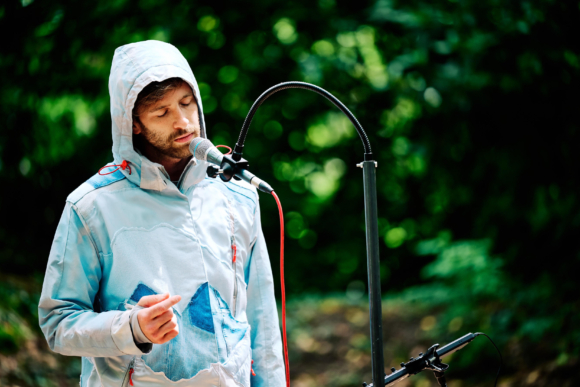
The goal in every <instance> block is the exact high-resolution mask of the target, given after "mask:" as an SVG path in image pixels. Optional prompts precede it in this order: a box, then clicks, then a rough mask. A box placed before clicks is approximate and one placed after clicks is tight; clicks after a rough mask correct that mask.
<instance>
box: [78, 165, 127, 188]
mask: <svg viewBox="0 0 580 387" xmlns="http://www.w3.org/2000/svg"><path fill="white" fill-rule="evenodd" d="M111 164H112V163H110V164H107V165H111ZM115 168H117V167H113V166H111V167H109V168H105V169H103V173H107V172H110V171H113V170H115ZM123 179H125V175H123V172H122V171H121V168H119V169H118V170H117V171H115V172H113V173H111V174H108V175H99V174H98V173H97V174H96V175H94V176H93V177H91V178H90V179H89V180H88V181H87V183H88V184H90V185H92V186H93V188H95V189H97V188H101V187H104V186H106V185H109V184H112V183H114V182H116V181H119V180H123Z"/></svg>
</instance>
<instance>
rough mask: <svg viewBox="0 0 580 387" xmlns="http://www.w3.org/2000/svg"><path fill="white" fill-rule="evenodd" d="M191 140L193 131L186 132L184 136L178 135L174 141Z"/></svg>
mask: <svg viewBox="0 0 580 387" xmlns="http://www.w3.org/2000/svg"><path fill="white" fill-rule="evenodd" d="M191 140H193V133H189V134H186V135H185V136H182V137H178V138H176V139H175V142H188V141H191Z"/></svg>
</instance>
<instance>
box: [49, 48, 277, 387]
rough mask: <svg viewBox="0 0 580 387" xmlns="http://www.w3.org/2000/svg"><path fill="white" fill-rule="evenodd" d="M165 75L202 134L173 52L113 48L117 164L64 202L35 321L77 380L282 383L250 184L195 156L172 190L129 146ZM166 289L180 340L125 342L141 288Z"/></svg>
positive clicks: (187, 73)
mask: <svg viewBox="0 0 580 387" xmlns="http://www.w3.org/2000/svg"><path fill="white" fill-rule="evenodd" d="M173 77H179V78H182V79H184V80H185V81H186V82H187V83H188V84H189V85H190V86H191V88H192V90H193V91H194V93H195V96H196V100H197V103H198V107H199V111H200V123H201V128H202V131H201V133H202V136H204V137H205V123H204V120H203V114H202V105H201V98H200V93H199V88H198V87H197V82H196V80H195V78H194V76H193V73H192V71H191V69H190V67H189V65H188V63H187V61H186V60H185V58H184V57H183V56H182V55H181V53H180V52H179V51H178V50H177V49H176V48H175V47H173V46H172V45H170V44H167V43H162V42H158V41H146V42H140V43H134V44H128V45H126V46H122V47H119V48H118V49H117V50H116V51H115V56H114V58H113V65H112V68H111V76H110V80H109V92H110V95H111V117H112V122H113V156H114V160H115V161H114V163H112V164H117V165H119V164H121V163H123V161H126V162H127V165H128V166H127V167H126V168H125V169H118V170H117V171H116V172H114V173H111V174H108V175H101V174H96V175H95V176H93V177H92V178H91V179H89V180H88V181H87V182H85V183H83V184H82V185H81V186H80V187H79V188H77V189H76V190H75V191H74V192H73V193H72V194H71V195H70V196H69V197H68V198H67V202H66V206H65V209H64V212H63V215H62V218H61V220H60V223H59V225H58V228H57V231H56V235H55V238H54V242H53V246H52V249H51V252H50V257H49V261H48V266H47V270H46V276H45V280H44V285H43V290H42V295H41V298H40V303H39V319H40V326H41V328H42V330H43V332H44V334H45V336H46V339H47V341H48V344H49V346H50V348H51V349H52V350H54V351H56V352H59V353H62V354H64V355H70V356H83V361H82V375H81V386H82V387H84V386H91V387H92V386H126V385H129V384H131V383H133V384H134V383H137V384H136V385H137V386H143V387H145V386H154V385H155V386H157V385H168V386H179V387H181V386H228V387H229V386H232V387H233V386H237V387H239V386H244V387H250V386H271V387H278V386H283V385H284V384H285V381H284V366H283V361H282V345H281V340H280V330H279V325H278V315H277V311H276V303H275V299H274V288H273V279H272V271H271V267H270V262H269V259H268V252H267V249H266V244H265V241H264V236H263V234H262V230H261V223H260V208H259V202H258V194H257V192H256V189H255V188H254V187H252V186H251V185H249V184H246V183H244V182H237V181H233V180H232V181H231V182H229V183H224V182H222V181H221V180H220V179H213V178H209V177H206V169H207V164H206V163H205V162H203V161H198V160H195V159H192V161H191V162H190V163H189V164H188V166H187V167H186V168H185V171H184V172H183V174H182V176H181V178H180V180H179V183H178V184H177V185H175V184H174V183H172V182H171V180H170V179H169V176H168V174H167V172H166V171H165V169H164V168H163V166H161V165H159V164H156V163H153V162H151V161H150V160H148V159H147V158H146V157H144V156H142V155H140V154H139V153H137V152H136V151H135V150H134V148H133V142H132V110H133V106H134V103H135V100H136V98H137V95H138V94H139V92H140V91H141V90H143V88H144V87H145V86H147V85H148V84H149V83H151V82H153V81H163V80H165V79H168V78H173ZM113 170H114V168H113V167H110V168H108V169H107V170H106V171H113ZM104 172H105V171H104ZM233 246H235V249H234V248H233ZM234 250H235V251H236V259H235V262H234V261H233V253H234ZM166 292H169V293H170V294H172V295H181V297H182V300H181V301H180V302H179V303H178V304H177V305H175V306H174V311H175V314H176V316H177V319H178V324H179V335H178V336H177V337H176V338H174V339H173V340H171V341H169V342H167V343H165V344H162V345H158V344H140V345H136V344H135V341H134V339H133V334H132V330H131V324H130V321H131V314H132V312H133V306H134V305H135V304H136V303H137V302H138V301H139V299H140V298H141V297H142V296H145V295H150V294H159V293H166ZM252 360H254V363H253V366H252ZM252 368H253V370H254V372H255V374H256V375H255V376H252V375H251V369H252Z"/></svg>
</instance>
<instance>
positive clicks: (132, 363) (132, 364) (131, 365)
mask: <svg viewBox="0 0 580 387" xmlns="http://www.w3.org/2000/svg"><path fill="white" fill-rule="evenodd" d="M134 367H135V358H133V359H131V361H130V362H129V367H127V371H126V372H125V377H124V378H123V384H121V386H123V387H124V386H125V385H126V384H125V382H126V381H127V379H129V385H131V386H132V385H133V372H135V369H134Z"/></svg>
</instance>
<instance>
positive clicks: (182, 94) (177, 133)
mask: <svg viewBox="0 0 580 387" xmlns="http://www.w3.org/2000/svg"><path fill="white" fill-rule="evenodd" d="M139 119H140V121H141V122H136V120H134V121H133V133H135V134H140V135H141V136H143V138H144V139H145V140H146V141H147V142H148V143H149V145H151V146H152V147H153V148H155V150H157V152H159V153H160V154H162V155H164V156H168V157H171V158H174V159H184V158H186V157H189V156H191V152H190V150H189V143H190V142H191V140H193V139H194V138H195V137H199V133H200V126H199V115H198V112H197V104H196V102H195V98H194V96H193V92H192V91H191V87H189V85H188V84H187V83H186V82H183V83H182V84H181V86H179V87H178V88H177V89H175V90H173V91H169V92H168V93H167V94H165V96H164V97H163V99H161V100H160V101H157V102H156V103H155V104H153V105H151V106H148V107H144V108H142V109H141V111H140V112H139Z"/></svg>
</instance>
